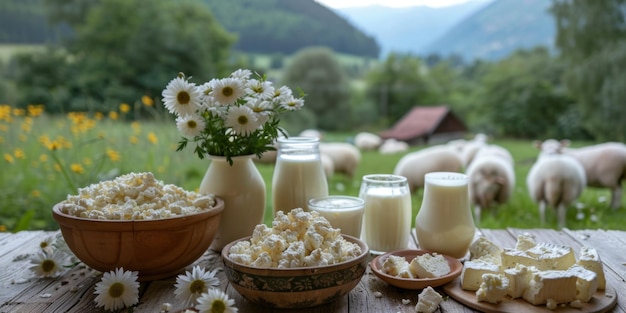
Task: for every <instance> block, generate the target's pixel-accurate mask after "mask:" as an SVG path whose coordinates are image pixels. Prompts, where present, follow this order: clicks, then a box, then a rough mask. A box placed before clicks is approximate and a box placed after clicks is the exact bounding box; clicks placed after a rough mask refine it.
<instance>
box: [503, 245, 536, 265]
mask: <svg viewBox="0 0 626 313" xmlns="http://www.w3.org/2000/svg"><path fill="white" fill-rule="evenodd" d="M501 256H502V268H504V269H507V268H515V266H517V265H518V264H522V265H525V266H535V264H537V259H535V258H533V257H531V256H530V255H528V253H526V251H520V250H516V249H509V248H504V249H503V250H502V254H501Z"/></svg>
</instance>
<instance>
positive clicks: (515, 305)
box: [443, 277, 617, 313]
mask: <svg viewBox="0 0 626 313" xmlns="http://www.w3.org/2000/svg"><path fill="white" fill-rule="evenodd" d="M443 290H444V291H445V293H446V294H448V295H449V296H450V297H452V298H453V299H454V300H456V301H458V302H460V303H463V304H464V305H466V306H468V307H470V308H472V309H475V310H479V311H482V312H487V313H505V312H532V313H535V312H577V313H581V312H584V313H603V312H607V311H609V310H610V309H611V308H613V307H614V306H615V304H616V303H617V294H616V293H615V288H613V287H611V286H608V285H607V286H606V290H598V292H596V294H595V295H594V296H593V298H592V299H591V300H590V301H589V302H588V303H582V307H581V308H573V307H570V306H569V305H559V306H558V307H557V308H556V309H555V310H550V309H548V308H547V307H546V306H545V305H532V304H530V303H528V302H526V301H525V300H524V299H522V298H519V299H511V298H509V297H507V299H506V300H504V301H503V302H501V303H499V304H491V303H488V302H478V301H476V292H475V291H467V290H463V289H462V288H461V277H458V278H457V279H455V280H454V281H452V282H450V283H449V284H447V285H445V286H443Z"/></svg>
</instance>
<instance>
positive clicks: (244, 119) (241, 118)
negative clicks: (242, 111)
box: [237, 115, 248, 125]
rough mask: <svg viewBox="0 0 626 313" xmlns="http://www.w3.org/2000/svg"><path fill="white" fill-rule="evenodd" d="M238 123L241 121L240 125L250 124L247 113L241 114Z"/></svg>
mask: <svg viewBox="0 0 626 313" xmlns="http://www.w3.org/2000/svg"><path fill="white" fill-rule="evenodd" d="M237 123H239V125H246V124H248V117H247V116H245V115H241V116H239V117H238V118H237Z"/></svg>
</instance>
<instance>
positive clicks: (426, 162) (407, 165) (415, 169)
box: [393, 145, 463, 193]
mask: <svg viewBox="0 0 626 313" xmlns="http://www.w3.org/2000/svg"><path fill="white" fill-rule="evenodd" d="M462 169H463V162H462V161H461V158H459V155H458V154H457V153H456V152H455V151H454V149H452V148H450V147H448V146H446V145H437V146H431V147H428V148H424V149H422V150H418V151H415V152H411V153H408V154H406V155H404V156H403V157H402V158H401V159H400V160H399V161H398V163H396V166H395V168H394V170H393V173H394V174H395V175H401V176H404V177H406V178H407V181H408V183H409V188H410V190H411V193H414V192H415V191H417V190H418V189H420V188H422V187H424V175H426V173H429V172H457V173H462Z"/></svg>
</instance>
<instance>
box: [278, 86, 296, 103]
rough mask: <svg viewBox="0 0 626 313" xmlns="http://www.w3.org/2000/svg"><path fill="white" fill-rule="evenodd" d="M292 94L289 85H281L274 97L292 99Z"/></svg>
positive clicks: (284, 99) (283, 99)
mask: <svg viewBox="0 0 626 313" xmlns="http://www.w3.org/2000/svg"><path fill="white" fill-rule="evenodd" d="M292 96H293V94H292V91H291V89H289V87H287V86H281V87H280V88H278V89H275V90H274V99H280V100H282V101H286V100H289V99H291V97H292Z"/></svg>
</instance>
